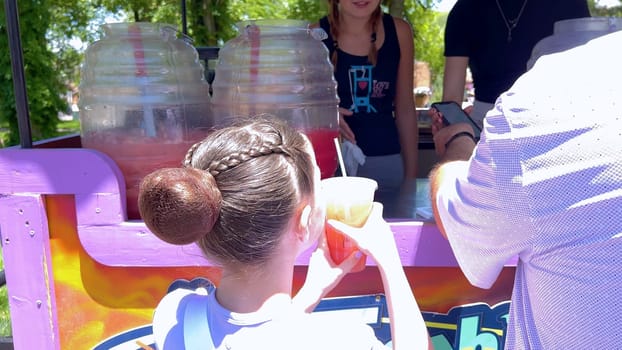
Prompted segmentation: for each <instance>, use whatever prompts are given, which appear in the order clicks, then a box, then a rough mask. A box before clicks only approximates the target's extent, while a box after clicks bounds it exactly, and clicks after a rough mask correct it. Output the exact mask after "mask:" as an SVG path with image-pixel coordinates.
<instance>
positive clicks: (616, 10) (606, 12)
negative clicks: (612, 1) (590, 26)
mask: <svg viewBox="0 0 622 350" xmlns="http://www.w3.org/2000/svg"><path fill="white" fill-rule="evenodd" d="M588 6H589V7H590V14H591V15H592V16H594V17H622V0H620V1H619V2H618V5H617V6H613V7H604V6H597V5H596V0H588Z"/></svg>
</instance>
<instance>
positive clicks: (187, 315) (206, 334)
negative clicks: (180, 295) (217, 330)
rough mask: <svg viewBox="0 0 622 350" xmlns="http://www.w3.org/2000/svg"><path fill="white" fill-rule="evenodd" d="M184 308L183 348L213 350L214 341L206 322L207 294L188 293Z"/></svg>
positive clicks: (187, 349)
mask: <svg viewBox="0 0 622 350" xmlns="http://www.w3.org/2000/svg"><path fill="white" fill-rule="evenodd" d="M185 299H187V303H186V308H185V310H184V325H183V329H184V348H185V349H186V350H213V349H215V346H214V341H213V340H212V336H211V334H210V330H209V324H208V323H207V296H205V295H200V294H196V293H192V294H189V295H188V296H187V297H186V298H185Z"/></svg>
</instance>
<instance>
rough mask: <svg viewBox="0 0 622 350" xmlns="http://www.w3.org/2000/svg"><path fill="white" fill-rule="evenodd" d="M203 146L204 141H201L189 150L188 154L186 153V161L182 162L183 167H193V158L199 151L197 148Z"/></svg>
mask: <svg viewBox="0 0 622 350" xmlns="http://www.w3.org/2000/svg"><path fill="white" fill-rule="evenodd" d="M202 144H203V141H199V142H197V143H195V144H194V145H192V146H191V147H190V148H189V149H188V152H186V156H185V157H184V160H183V161H182V162H181V165H182V166H183V167H184V168H191V167H192V156H193V155H194V152H195V151H196V150H197V148H199V146H201V145H202Z"/></svg>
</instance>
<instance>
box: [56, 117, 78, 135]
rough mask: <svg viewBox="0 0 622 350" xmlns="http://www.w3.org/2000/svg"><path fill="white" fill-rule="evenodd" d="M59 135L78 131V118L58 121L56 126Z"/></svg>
mask: <svg viewBox="0 0 622 350" xmlns="http://www.w3.org/2000/svg"><path fill="white" fill-rule="evenodd" d="M56 130H57V131H58V133H59V135H66V134H72V133H76V132H80V120H68V121H62V120H61V121H59V122H58V125H57V126H56Z"/></svg>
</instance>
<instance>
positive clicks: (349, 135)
mask: <svg viewBox="0 0 622 350" xmlns="http://www.w3.org/2000/svg"><path fill="white" fill-rule="evenodd" d="M352 114H354V113H353V112H352V111H350V110H347V109H345V108H341V107H339V132H340V134H341V137H343V138H344V139H346V140H348V141H350V142H352V143H354V144H356V137H354V132H353V131H352V129H350V126H349V125H348V123H346V121H345V120H344V119H343V118H345V117H349V116H351V115H352Z"/></svg>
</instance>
